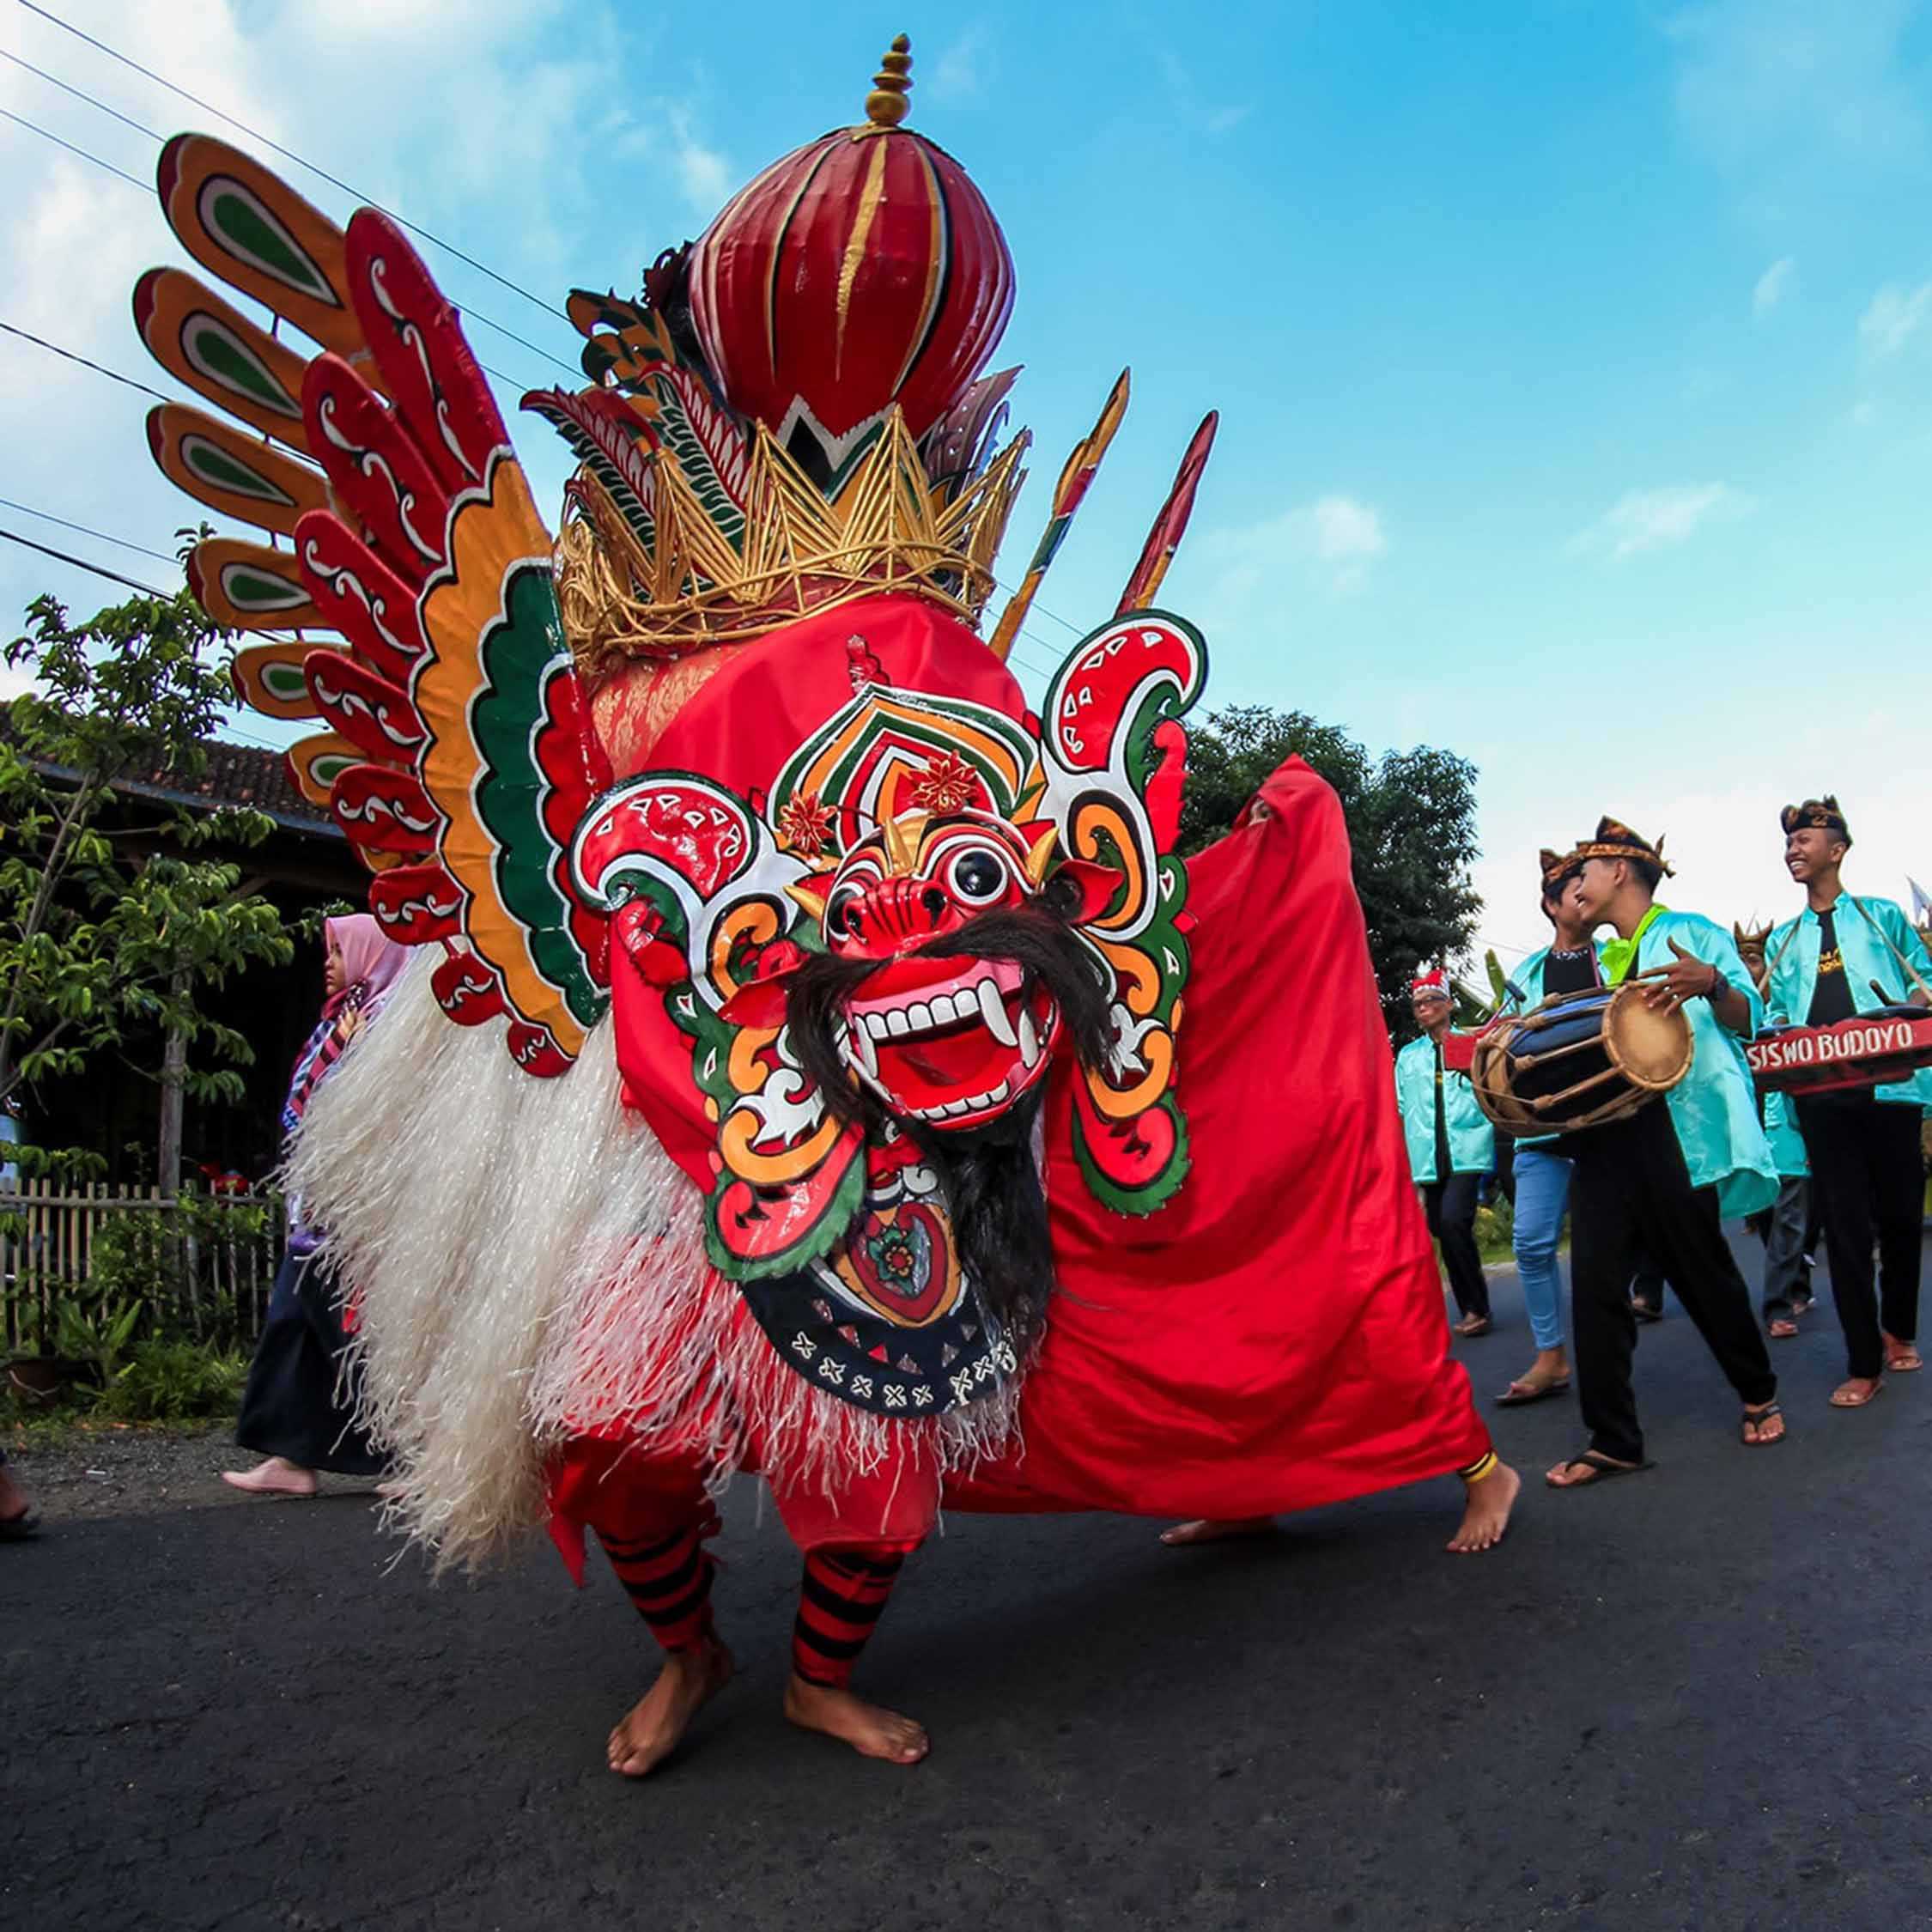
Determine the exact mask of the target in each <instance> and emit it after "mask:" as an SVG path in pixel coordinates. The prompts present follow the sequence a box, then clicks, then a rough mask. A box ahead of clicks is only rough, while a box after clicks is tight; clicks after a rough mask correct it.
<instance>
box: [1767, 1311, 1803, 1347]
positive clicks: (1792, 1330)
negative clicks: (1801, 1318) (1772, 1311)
mask: <svg viewBox="0 0 1932 1932" xmlns="http://www.w3.org/2000/svg"><path fill="white" fill-rule="evenodd" d="M1797 1332H1798V1324H1797V1323H1796V1322H1795V1321H1792V1320H1791V1319H1790V1317H1789V1315H1779V1316H1777V1319H1776V1320H1774V1321H1767V1322H1766V1323H1765V1334H1767V1335H1769V1336H1770V1337H1771V1340H1773V1341H1789V1340H1791V1338H1792V1337H1793V1336H1794V1335H1795V1334H1797Z"/></svg>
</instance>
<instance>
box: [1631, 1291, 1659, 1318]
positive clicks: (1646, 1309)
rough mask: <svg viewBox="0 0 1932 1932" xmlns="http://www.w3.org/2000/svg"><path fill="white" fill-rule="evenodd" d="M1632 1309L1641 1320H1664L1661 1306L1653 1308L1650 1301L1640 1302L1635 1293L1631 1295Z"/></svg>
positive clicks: (1633, 1313) (1632, 1312)
mask: <svg viewBox="0 0 1932 1932" xmlns="http://www.w3.org/2000/svg"><path fill="white" fill-rule="evenodd" d="M1630 1311H1631V1314H1632V1315H1635V1316H1636V1317H1637V1320H1638V1321H1662V1320H1663V1310H1662V1309H1661V1308H1652V1307H1651V1306H1650V1304H1649V1303H1648V1302H1640V1301H1638V1300H1637V1297H1635V1296H1634V1295H1633V1296H1631V1303H1630Z"/></svg>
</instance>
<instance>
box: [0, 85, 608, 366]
mask: <svg viewBox="0 0 1932 1932" xmlns="http://www.w3.org/2000/svg"><path fill="white" fill-rule="evenodd" d="M0 56H3V57H4V58H6V59H8V60H10V61H12V62H14V63H15V65H17V66H21V67H24V68H25V69H26V70H27V72H28V73H29V74H38V75H39V76H40V78H41V79H42V80H43V81H52V82H53V84H54V86H56V87H57V88H63V89H64V91H65V92H67V93H69V94H72V95H73V96H74V98H75V99H76V100H84V101H86V102H87V104H88V106H90V107H98V108H99V109H100V112H102V113H104V114H112V116H113V118H115V119H116V120H117V121H121V122H125V124H126V125H128V126H129V127H131V128H132V129H133V130H134V131H135V132H136V133H137V134H144V135H146V136H147V137H148V138H149V140H150V141H155V142H158V141H161V140H162V139H163V138H164V137H162V136H161V135H158V134H156V133H155V131H154V130H153V129H152V128H151V127H143V126H142V125H141V123H140V122H139V121H135V120H129V119H128V117H127V116H126V115H125V114H124V113H122V112H120V111H119V110H118V108H113V107H110V106H108V105H107V103H106V101H104V100H95V99H94V96H93V95H92V94H86V93H83V92H82V90H81V89H80V88H76V87H69V86H68V84H67V82H65V81H63V80H61V79H59V78H58V77H57V76H54V75H52V74H49V73H46V72H45V71H44V70H42V69H40V68H38V67H36V66H34V65H33V63H32V62H31V61H26V60H22V59H21V58H20V56H19V55H18V54H13V53H8V52H7V50H6V49H5V48H4V47H0ZM0 114H4V115H6V117H7V118H8V119H9V120H10V121H17V122H19V124H20V125H21V126H22V127H24V128H26V129H27V130H28V131H29V132H31V133H33V134H38V135H39V136H40V137H42V139H44V140H47V141H52V143H55V145H56V146H58V147H62V148H64V149H66V150H67V151H68V153H69V154H70V155H79V156H80V157H81V159H82V161H92V162H93V163H94V166H95V167H104V168H106V170H107V172H108V173H110V174H118V175H119V176H120V178H121V179H122V180H124V181H126V182H128V183H130V184H131V185H133V186H135V187H137V188H138V189H140V191H142V193H143V194H152V193H153V192H154V189H153V186H152V185H151V184H150V183H149V182H146V181H143V180H142V179H139V177H138V176H136V175H132V174H130V173H128V172H127V171H126V170H125V168H120V167H115V165H114V164H113V162H112V161H103V160H102V159H101V157H100V155H96V154H90V153H89V152H88V149H85V148H82V147H77V146H76V144H75V143H73V142H71V141H64V140H63V139H62V138H61V137H60V136H59V135H58V134H54V133H52V132H50V131H48V130H47V129H46V128H44V127H41V126H39V125H38V124H36V123H35V122H33V121H30V120H27V119H25V118H22V117H21V115H19V114H15V113H14V112H11V111H10V110H9V109H8V108H5V107H0ZM462 313H463V317H464V319H465V321H470V322H475V323H477V324H479V325H481V326H482V327H483V328H485V329H490V330H494V331H495V333H496V334H498V335H500V336H503V337H507V339H508V340H510V341H511V342H513V343H516V345H517V346H518V348H519V349H528V350H529V351H530V353H531V354H532V355H540V356H542V357H543V359H544V361H546V362H548V363H550V366H551V367H552V368H558V369H562V371H563V373H564V374H566V375H568V376H580V375H581V374H583V371H582V370H581V369H580V368H578V367H577V365H576V364H575V363H574V362H567V361H564V359H563V358H562V356H561V355H553V354H552V353H551V352H550V350H549V349H545V348H544V346H543V344H542V343H534V342H532V341H531V339H530V337H528V336H519V334H518V333H517V331H515V330H514V329H510V328H506V327H505V326H504V325H503V324H502V323H501V322H496V321H493V320H492V319H490V318H489V316H487V315H485V314H483V313H482V312H481V311H480V310H478V309H474V308H471V307H467V306H466V305H465V307H463V310H462ZM486 367H487V366H486ZM488 373H489V374H492V375H495V374H496V372H495V370H494V369H490V370H489V371H488ZM497 380H498V381H499V382H507V383H510V386H511V387H512V388H513V389H527V388H528V387H529V386H530V385H529V384H527V383H524V384H520V385H519V384H517V383H514V382H511V379H510V378H509V377H508V376H497Z"/></svg>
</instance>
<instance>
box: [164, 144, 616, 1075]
mask: <svg viewBox="0 0 1932 1932" xmlns="http://www.w3.org/2000/svg"><path fill="white" fill-rule="evenodd" d="M159 183H160V189H161V203H162V206H163V208H164V209H165V210H166V211H167V219H168V223H169V226H170V227H171V228H173V230H174V232H175V234H177V235H178V236H179V238H180V240H181V242H182V244H183V246H185V248H186V249H187V251H188V252H189V253H190V254H191V255H192V256H193V257H194V258H195V259H196V260H197V261H198V262H200V263H201V264H203V265H204V267H206V268H208V269H210V270H212V271H213V272H214V273H215V274H216V275H217V276H220V277H221V279H222V281H224V282H226V283H228V285H229V286H230V287H231V288H234V289H240V290H241V291H242V292H243V293H245V294H246V295H250V296H252V297H254V298H255V299H256V300H258V301H262V302H264V303H265V304H266V305H267V306H268V307H270V310H271V311H272V312H273V313H274V314H275V315H276V318H277V321H278V326H277V329H276V331H275V332H274V333H273V334H270V333H264V331H261V330H259V329H258V328H256V327H255V326H254V325H253V324H252V323H251V322H249V321H248V320H247V319H246V318H245V317H244V316H242V315H240V313H238V312H236V311H235V310H234V308H233V307H230V306H229V305H228V303H227V302H225V301H222V299H221V298H220V297H218V296H217V295H215V294H214V293H213V292H212V291H211V290H210V289H206V288H204V287H203V285H202V284H201V283H198V282H197V281H196V280H195V278H194V277H193V276H190V275H187V274H185V273H183V272H181V271H179V270H155V271H154V272H152V273H150V274H149V275H147V276H143V278H142V280H141V282H140V283H139V284H138V286H137V289H136V292H135V316H136V321H137V325H138V327H139V328H140V331H141V333H142V337H143V340H144V341H145V342H146V343H147V344H148V346H149V349H150V350H151V351H152V352H153V353H154V355H155V357H156V359H157V360H158V361H161V364H162V366H163V367H164V368H167V369H168V370H169V371H170V372H171V373H172V374H174V375H175V376H176V377H177V378H178V379H179V380H180V381H181V382H183V383H184V384H185V385H186V386H188V387H190V388H191V389H193V390H194V391H196V392H197V393H198V394H199V395H201V396H202V397H204V398H206V399H208V400H209V401H210V402H211V403H213V404H216V405H217V406H218V407H220V408H221V409H222V410H226V411H227V412H228V414H229V415H230V416H234V417H235V418H236V419H238V420H239V421H240V422H242V423H244V424H246V425H247V427H248V428H249V429H250V430H251V431H252V432H254V434H252V435H251V434H242V433H240V432H238V431H237V430H235V429H234V428H232V427H230V426H228V425H226V424H224V423H222V422H220V421H218V420H216V418H215V417H212V416H206V415H204V414H203V413H202V412H201V411H200V410H195V409H191V408H189V407H186V406H185V405H180V404H167V405H164V406H163V407H161V408H160V409H158V410H155V411H154V413H153V415H152V416H150V417H149V444H150V447H152V449H153V451H154V454H155V460H156V462H157V463H158V464H159V465H160V466H161V469H162V471H164V472H165V473H166V474H167V476H169V477H172V478H173V481H174V482H175V483H178V484H179V485H180V487H181V488H182V489H185V490H186V491H187V492H188V493H189V495H191V496H194V497H195V498H196V499H197V501H201V502H203V503H205V504H207V505H209V506H210V507H211V508H213V509H216V510H217V511H219V512H221V513H222V514H224V515H228V516H236V517H240V518H242V519H244V520H246V521H247V522H250V523H252V524H253V525H254V526H256V527H257V528H258V529H260V530H262V531H264V532H267V533H268V535H269V538H270V541H269V543H267V544H257V543H241V542H237V541H235V540H234V539H232V538H215V539H212V540H210V541H209V542H207V543H204V544H201V545H200V546H199V547H198V548H197V550H196V551H195V553H194V556H193V559H192V561H191V566H190V581H191V585H192V586H193V588H194V591H195V593H196V595H197V597H198V598H200V600H201V602H202V604H203V605H204V608H205V609H206V610H207V611H208V612H209V614H210V617H214V618H215V619H216V621H217V622H218V623H225V624H229V625H233V626H234V627H236V628H238V629H245V630H250V631H256V632H261V633H264V634H266V635H269V636H270V638H272V639H273V640H274V641H271V642H267V643H264V644H259V645H256V646H253V647H250V648H247V649H245V650H243V651H241V652H240V653H238V654H237V658H236V662H235V669H234V678H235V684H236V689H237V690H238V691H239V693H240V696H242V698H243V699H244V701H245V702H247V703H249V704H251V705H252V706H253V707H255V708H258V709H259V710H262V711H264V712H265V713H267V714H269V715H270V716H274V717H278V718H314V719H317V720H320V721H321V723H322V724H323V726H325V729H324V730H322V731H321V732H318V733H317V734H315V735H314V736H312V737H310V738H305V739H303V740H302V741H301V743H300V744H297V745H296V746H295V748H294V749H293V750H292V751H291V752H290V754H289V765H290V769H291V770H292V772H293V773H294V775H295V778H296V781H297V782H298V783H299V784H300V785H301V787H302V789H303V791H304V793H305V794H306V795H307V796H308V797H310V798H311V799H316V800H317V801H318V802H323V801H326V802H327V803H328V805H329V806H330V808H331V811H332V812H333V813H334V815H335V817H336V820H337V823H339V824H340V825H341V826H342V828H343V830H344V832H346V833H347V834H348V835H349V839H350V840H351V841H352V842H353V843H354V845H355V848H356V850H357V852H358V853H359V854H361V857H362V858H363V860H364V861H365V862H366V863H367V864H368V866H370V868H371V870H372V871H373V872H375V873H376V875H377V876H376V878H375V879H374V882H373V883H372V886H371V890H370V906H371V909H372V910H373V911H374V914H375V915H376V917H377V918H378V919H379V920H380V921H381V922H382V924H383V926H384V928H385V929H386V931H387V932H388V933H390V934H391V935H392V937H393V938H395V939H399V940H402V941H403V942H404V943H405V944H410V945H427V944H431V943H435V944H440V945H442V946H443V947H444V948H445V949H446V951H447V952H448V954H449V957H448V959H447V961H446V962H445V963H444V965H443V967H442V968H441V969H439V971H438V973H437V975H436V978H435V985H436V991H437V995H438V998H439V999H440V1001H441V1003H442V1005H443V1008H444V1011H445V1012H447V1013H448V1014H449V1015H450V1016H451V1017H452V1018H454V1019H457V1020H459V1021H461V1022H463V1023H465V1024H476V1023H477V1022H479V1021H482V1020H484V1019H488V1018H493V1017H495V1016H496V1015H498V1014H503V1013H507V1015H508V1017H509V1018H510V1021H511V1024H510V1027H509V1030H508V1046H509V1048H510V1051H511V1053H512V1054H513V1056H514V1057H515V1058H516V1060H518V1062H519V1064H520V1065H522V1066H525V1067H526V1068H527V1069H528V1070H529V1071H531V1072H536V1073H557V1072H563V1071H564V1070H565V1069H566V1068H568V1066H569V1065H570V1064H571V1063H572V1061H573V1060H574V1058H575V1057H576V1054H577V1052H578V1050H579V1048H580V1046H581V1045H582V1042H583V1039H584V1036H585V1034H586V1031H587V1030H588V1029H589V1028H590V1027H591V1026H592V1025H594V1024H596V1023H597V1021H598V1018H600V1017H601V1016H602V1014H603V1012H604V1011H605V1006H606V1005H607V1004H608V1000H609V994H608V992H607V990H606V989H607V985H608V972H607V951H606V949H607V946H608V929H607V924H606V920H605V916H604V915H603V914H601V913H600V912H595V911H591V910H586V908H584V907H583V906H581V905H580V903H579V902H577V901H576V900H575V899H574V896H573V895H572V892H571V889H570V881H569V877H568V850H569V844H570V839H571V835H572V833H573V832H574V829H575V828H576V825H577V823H578V821H579V819H580V817H581V816H582V814H583V812H584V811H585V809H586V807H587V806H588V805H589V804H590V803H591V801H592V799H595V798H596V797H597V796H598V793H600V792H601V791H602V790H603V789H604V788H605V787H606V786H607V785H608V784H609V782H610V772H609V769H608V767H607V765H606V764H605V761H604V758H603V755H602V753H601V751H600V750H598V745H597V743H596V739H595V737H594V734H593V733H592V730H591V727H590V723H589V715H588V708H587V705H586V699H585V696H584V693H583V690H582V688H581V686H580V683H579V681H578V678H577V675H576V671H575V669H574V665H573V664H572V661H571V658H570V653H569V649H568V643H567V641H566V639H565V636H564V631H563V625H562V617H560V615H559V612H558V608H557V600H556V588H555V585H554V582H553V580H552V574H551V544H550V535H549V533H548V532H547V531H546V530H545V529H544V524H543V521H542V519H541V518H540V517H539V516H538V513H537V509H536V507H535V505H534V503H533V502H532V500H531V495H530V490H529V487H528V485H527V483H526V481H525V478H524V475H523V471H522V470H521V468H520V467H519V465H518V463H517V461H516V458H515V455H514V453H513V451H512V449H511V447H510V441H509V437H508V434H507V432H506V430H505V428H504V426H503V421H502V417H501V415H500V414H499V413H498V411H497V409H496V405H495V402H494V400H493V399H492V398H491V396H490V393H489V386H488V385H487V383H486V382H485V380H484V378H483V372H482V370H481V368H479V367H478V365H477V361H476V360H475V358H474V356H473V355H471V350H470V348H469V345H468V343H466V342H465V339H464V337H463V333H462V331H461V329H460V327H459V324H458V320H457V315H456V312H455V310H454V309H453V308H452V307H451V306H450V304H449V303H448V302H447V301H446V300H445V299H444V297H443V295H442V294H441V292H440V290H439V289H437V288H436V286H435V284H434V282H433V281H432V280H431V278H430V276H429V274H428V270H426V269H425V268H424V266H423V264H422V261H421V260H420V258H418V257H417V256H416V252H415V251H414V249H412V248H411V247H410V244H409V243H408V241H407V240H405V239H404V236H403V234H401V232H400V231H399V230H398V228H397V227H396V225H395V224H394V223H393V222H391V221H389V220H388V219H387V217H386V216H382V215H380V214H378V213H376V212H375V211H374V210H369V209H363V210H361V211H360V212H358V213H357V214H356V215H355V216H354V217H353V219H352V220H351V221H350V222H349V226H348V228H347V230H346V231H344V230H342V229H338V228H336V227H335V225H334V224H333V223H331V222H329V221H328V220H327V219H326V218H325V216H322V215H321V214H319V212H318V211H317V210H315V209H313V208H312V207H310V206H309V205H308V204H307V203H306V202H305V201H303V200H302V199H301V197H299V196H297V195H295V193H294V192H293V191H291V190H289V188H288V187H287V186H286V185H284V184H283V182H281V181H279V180H278V179H276V177H275V176H274V175H272V174H271V173H269V172H268V171H267V170H266V169H265V168H264V167H261V166H260V165H259V164H258V163H257V162H256V161H252V160H251V159H250V158H249V157H248V156H247V155H243V154H240V152H238V151H237V150H236V149H233V148H230V147H228V145H227V144H226V143H222V142H219V141H216V140H213V139H211V138H210V137H207V136H205V135H182V136H178V137H176V138H175V139H174V140H173V141H171V142H169V143H167V147H166V148H165V149H163V151H162V155H161V166H160V173H159ZM282 323H286V324H289V325H292V327H293V328H294V329H296V330H300V331H301V332H302V334H303V335H305V336H307V337H308V338H309V340H310V341H311V342H313V343H315V344H316V345H317V346H318V349H319V353H317V354H315V355H313V356H307V355H303V354H302V353H301V351H300V350H299V349H297V348H296V347H295V346H293V345H292V344H291V343H290V342H289V339H288V338H287V336H286V335H285V334H284V332H283V331H282V329H281V328H280V326H279V325H280V324H282ZM258 438H259V439H261V440H257V439H258ZM277 446H279V447H277ZM276 538H281V539H283V540H284V541H286V542H287V543H288V544H289V546H290V547H289V548H283V547H281V545H280V544H277V543H276V541H275V540H276Z"/></svg>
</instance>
